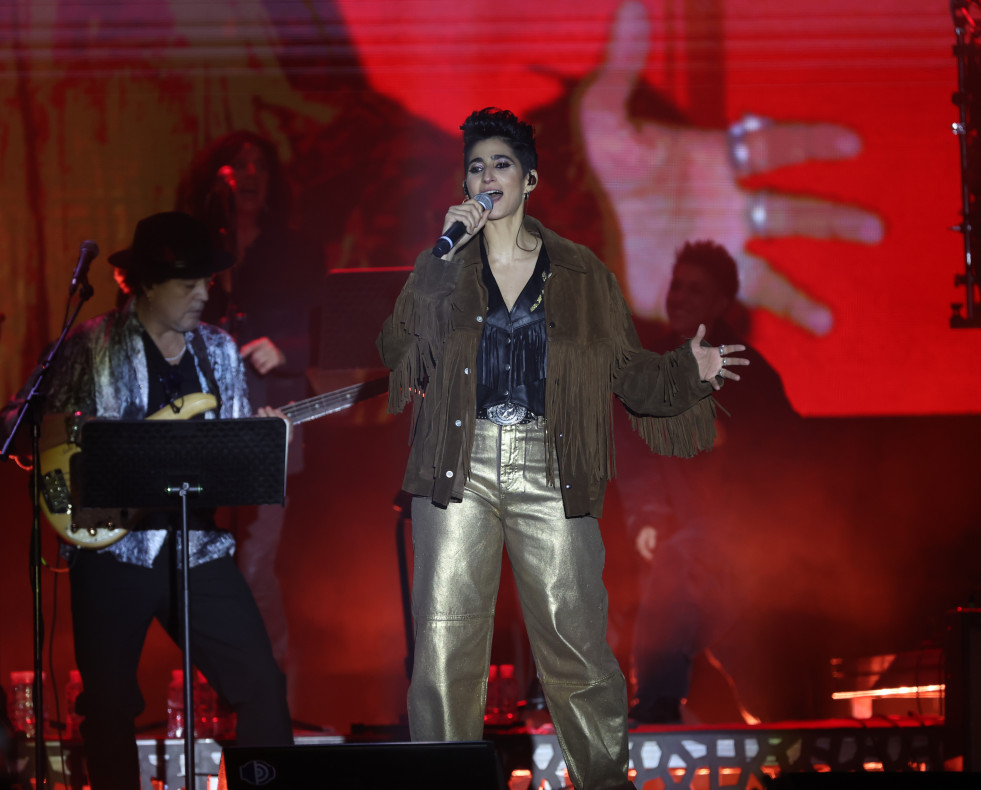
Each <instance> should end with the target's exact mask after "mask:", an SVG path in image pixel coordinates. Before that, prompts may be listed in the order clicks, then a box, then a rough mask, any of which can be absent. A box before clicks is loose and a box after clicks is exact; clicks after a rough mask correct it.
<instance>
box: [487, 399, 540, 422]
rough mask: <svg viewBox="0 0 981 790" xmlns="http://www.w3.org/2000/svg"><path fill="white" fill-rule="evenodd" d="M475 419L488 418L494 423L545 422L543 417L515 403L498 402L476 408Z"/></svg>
mask: <svg viewBox="0 0 981 790" xmlns="http://www.w3.org/2000/svg"><path fill="white" fill-rule="evenodd" d="M477 419H478V420H490V421H491V422H492V423H495V424H496V425H527V424H528V423H531V422H542V423H544V422H545V418H544V417H541V416H540V415H537V414H535V413H534V412H533V411H531V409H527V408H525V407H524V406H519V405H518V404H516V403H498V404H497V405H495V406H490V407H489V408H486V409H478V410H477Z"/></svg>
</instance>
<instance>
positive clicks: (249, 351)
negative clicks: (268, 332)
mask: <svg viewBox="0 0 981 790" xmlns="http://www.w3.org/2000/svg"><path fill="white" fill-rule="evenodd" d="M239 355H240V356H241V357H242V359H244V360H247V361H248V362H250V363H251V364H252V367H254V368H255V370H256V373H258V374H259V375H260V376H265V375H266V374H267V373H268V372H269V371H270V370H273V369H275V368H278V367H279V366H280V365H285V364H286V355H285V354H284V353H283V352H282V351H280V350H279V348H278V347H277V346H276V344H275V343H273V342H272V340H270V339H269V338H268V337H260V338H256V339H255V340H252V341H250V342H248V343H246V344H245V345H244V346H242V348H241V349H239Z"/></svg>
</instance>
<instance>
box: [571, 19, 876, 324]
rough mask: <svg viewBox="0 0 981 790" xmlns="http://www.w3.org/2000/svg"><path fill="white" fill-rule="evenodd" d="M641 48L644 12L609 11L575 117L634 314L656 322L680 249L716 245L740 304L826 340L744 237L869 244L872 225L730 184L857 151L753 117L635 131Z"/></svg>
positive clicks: (841, 208) (811, 201)
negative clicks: (630, 108) (603, 41)
mask: <svg viewBox="0 0 981 790" xmlns="http://www.w3.org/2000/svg"><path fill="white" fill-rule="evenodd" d="M650 39H651V31H650V21H649V19H648V15H647V10H646V9H645V7H644V5H643V3H641V2H638V1H637V0H627V2H624V3H623V4H622V5H621V6H620V8H619V9H618V10H617V13H616V16H615V18H614V21H613V25H612V27H611V29H610V38H609V42H608V45H607V49H606V54H605V58H604V61H603V63H602V65H601V66H600V68H599V70H598V72H597V73H596V74H595V75H593V77H592V78H591V81H590V82H589V84H588V86H587V87H586V89H585V90H584V92H583V94H582V96H581V99H580V102H579V106H578V121H579V124H580V125H581V131H582V137H583V140H584V141H585V147H586V154H587V157H588V159H589V162H590V166H591V168H592V170H593V172H594V173H595V174H596V176H597V177H598V179H599V181H600V183H601V185H602V187H603V190H604V191H605V193H606V195H607V198H608V199H609V201H610V202H611V204H612V206H613V208H614V211H615V213H616V217H617V220H618V222H619V225H620V230H621V234H622V238H623V256H624V264H625V268H626V271H625V275H626V276H625V278H624V280H625V282H624V285H625V290H626V292H627V297H628V299H629V301H630V304H631V307H632V309H633V310H634V312H635V313H637V314H638V315H640V316H643V317H645V318H661V319H663V318H665V314H664V300H665V295H666V293H667V289H668V284H669V283H670V280H671V264H672V258H673V253H674V251H675V250H676V249H677V248H678V247H680V246H681V244H682V243H683V242H685V241H688V240H696V239H713V240H715V241H717V242H718V243H720V244H722V245H723V246H725V247H726V248H727V249H729V250H730V252H732V254H733V256H734V257H735V259H736V263H737V265H738V266H739V275H740V283H741V285H740V298H741V299H742V301H743V302H745V303H746V304H748V305H751V306H757V307H761V308H764V309H767V310H769V311H771V312H773V313H776V314H777V315H780V316H783V317H785V318H786V319H787V320H789V321H791V322H793V323H794V324H797V325H799V326H802V327H804V328H806V329H808V330H810V331H811V332H813V333H815V334H824V333H826V332H828V331H829V330H830V329H831V327H832V324H833V317H832V315H831V312H830V310H828V308H827V307H826V306H825V305H823V304H820V303H819V302H817V301H816V300H815V299H813V298H812V297H811V296H810V295H809V294H808V293H806V292H805V291H803V290H802V289H799V288H797V287H796V286H795V285H794V284H793V283H791V282H790V281H789V280H788V279H787V278H786V277H784V276H783V275H782V274H780V273H779V272H777V271H775V270H774V269H772V268H771V267H770V265H769V264H768V263H767V261H765V260H764V259H762V258H759V257H757V256H755V255H751V254H749V253H748V252H746V251H745V247H746V243H747V242H748V241H749V240H750V238H752V237H777V236H795V235H802V236H809V237H812V238H816V239H844V240H848V241H856V242H862V243H865V244H875V243H878V242H879V241H880V240H881V238H882V233H883V231H882V223H881V221H880V220H879V218H878V217H877V216H876V215H875V214H873V213H871V212H868V211H865V210H863V209H860V208H857V207H854V206H848V205H843V204H839V203H834V202H831V201H827V200H821V199H818V198H810V197H803V196H795V195H784V194H778V193H775V192H751V191H748V190H746V189H743V188H742V187H741V186H740V183H739V178H740V177H743V176H746V175H751V174H757V173H761V172H764V171H769V170H773V169H776V168H778V167H786V166H791V165H795V164H800V163H804V162H808V161H811V160H837V159H847V158H850V157H853V156H855V155H856V154H858V153H859V151H860V150H861V140H860V139H859V138H858V136H857V135H856V134H855V133H853V132H851V131H850V130H848V129H846V128H844V127H841V126H837V125H834V124H828V123H817V124H800V123H774V122H772V121H770V120H769V119H764V118H758V117H747V118H744V119H743V121H741V122H739V123H737V124H734V125H733V126H732V127H730V129H729V131H728V132H727V131H719V130H703V129H695V128H689V127H679V126H672V125H668V124H661V123H643V124H640V125H638V124H637V123H636V122H635V121H634V120H632V119H631V118H629V117H628V115H627V100H628V98H629V97H630V94H631V91H632V90H633V88H634V85H635V84H636V82H637V80H638V78H639V75H640V73H641V70H642V69H643V68H644V65H645V62H646V60H647V55H648V50H649V46H650Z"/></svg>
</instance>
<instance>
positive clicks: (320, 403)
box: [281, 377, 388, 425]
mask: <svg viewBox="0 0 981 790" xmlns="http://www.w3.org/2000/svg"><path fill="white" fill-rule="evenodd" d="M387 389H388V379H387V378H384V377H383V378H378V379H372V380H371V381H365V382H361V383H360V384H352V385H351V386H349V387H342V388H341V389H339V390H334V391H333V392H326V393H324V394H323V395H315V396H314V397H312V398H307V399H306V400H301V401H297V402H296V403H290V404H288V405H286V406H283V407H282V408H281V411H282V412H283V414H285V415H286V416H287V417H288V418H289V421H290V422H291V423H293V424H294V425H300V424H301V423H304V422H310V420H316V419H319V418H320V417H326V416H327V415H328V414H333V413H334V412H338V411H343V410H344V409H346V408H348V407H349V406H352V405H354V404H355V403H357V402H358V401H359V400H365V399H366V398H371V397H373V396H375V395H380V394H381V393H383V392H385V391H387Z"/></svg>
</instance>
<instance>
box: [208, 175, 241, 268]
mask: <svg viewBox="0 0 981 790" xmlns="http://www.w3.org/2000/svg"><path fill="white" fill-rule="evenodd" d="M235 219H236V215H235V171H234V170H233V169H232V168H231V167H230V166H229V165H223V166H222V167H220V168H218V172H217V173H216V174H215V181H214V184H212V186H211V190H210V191H209V192H208V196H207V197H206V198H205V202H204V221H205V224H206V225H207V226H208V227H209V228H210V229H211V232H212V241H213V242H214V244H215V246H216V247H218V248H219V249H222V250H224V251H225V252H230V253H232V254H233V255H234V254H235V247H236V243H237V234H236V232H235Z"/></svg>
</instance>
